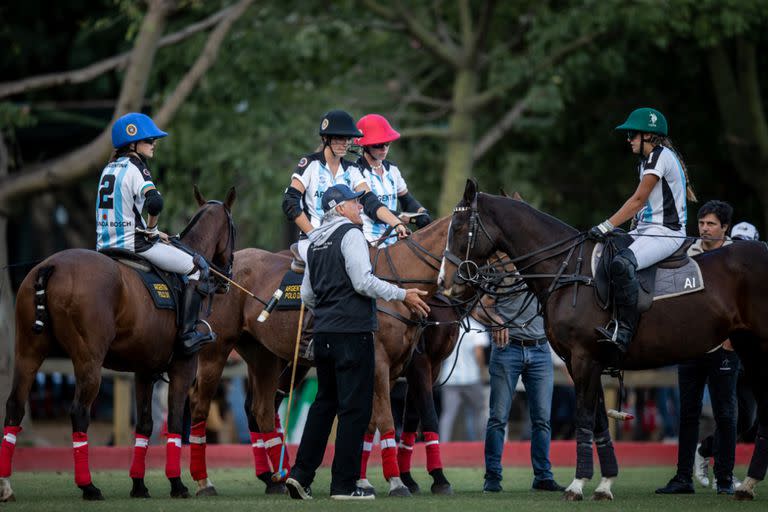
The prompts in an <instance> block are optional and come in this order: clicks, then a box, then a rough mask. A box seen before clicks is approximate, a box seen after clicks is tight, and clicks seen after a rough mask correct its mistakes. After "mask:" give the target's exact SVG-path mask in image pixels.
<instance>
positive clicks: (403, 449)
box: [397, 432, 416, 473]
mask: <svg viewBox="0 0 768 512" xmlns="http://www.w3.org/2000/svg"><path fill="white" fill-rule="evenodd" d="M414 444H416V432H403V433H402V434H401V435H400V444H399V445H397V465H398V466H400V471H401V472H403V473H408V472H410V471H411V458H413V445H414Z"/></svg>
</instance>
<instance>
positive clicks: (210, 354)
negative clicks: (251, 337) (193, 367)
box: [189, 339, 232, 496]
mask: <svg viewBox="0 0 768 512" xmlns="http://www.w3.org/2000/svg"><path fill="white" fill-rule="evenodd" d="M231 350H232V344H231V343H227V342H226V341H225V340H223V339H219V340H218V341H217V342H216V343H214V344H209V345H208V346H206V347H204V348H203V349H202V350H201V351H200V352H199V353H198V356H197V357H198V360H197V376H196V379H195V382H194V385H193V386H192V390H191V391H190V393H189V406H190V416H191V423H192V425H191V429H190V435H189V452H190V456H189V473H190V475H191V476H192V479H193V480H194V481H195V483H197V492H195V496H217V495H218V493H217V492H216V487H215V486H214V485H213V482H212V481H211V480H210V478H208V467H207V465H206V461H205V448H206V446H207V440H206V420H207V419H208V413H209V412H210V409H211V401H212V400H213V396H214V395H215V394H216V389H217V387H218V385H219V382H220V381H221V373H222V372H223V371H224V366H225V365H226V363H227V356H228V355H229V352H230V351H231Z"/></svg>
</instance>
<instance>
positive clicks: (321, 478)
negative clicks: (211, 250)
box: [0, 468, 768, 512]
mask: <svg viewBox="0 0 768 512" xmlns="http://www.w3.org/2000/svg"><path fill="white" fill-rule="evenodd" d="M673 472H674V470H673V469H672V468H641V469H626V470H623V471H622V473H621V475H620V477H619V479H618V480H617V482H616V484H615V485H614V488H613V490H614V495H615V497H616V500H615V501H613V502H607V503H606V502H599V503H596V502H592V501H591V500H589V499H587V500H585V501H584V502H581V503H566V502H563V501H562V498H561V495H560V494H559V493H543V492H534V491H531V490H530V484H531V471H530V470H528V469H521V468H513V469H507V470H505V472H504V481H503V482H502V484H503V486H504V492H502V493H500V494H493V495H491V494H483V493H482V492H481V491H480V489H482V483H483V471H482V470H481V469H448V470H447V471H446V475H447V476H448V478H449V479H450V480H451V483H452V484H453V486H454V490H455V492H456V494H455V495H454V496H452V497H433V496H432V495H431V494H429V485H428V484H429V483H430V482H431V479H430V478H429V476H428V475H427V474H426V473H425V472H423V471H415V472H414V476H415V478H416V479H417V481H418V482H419V483H420V484H421V485H422V488H423V490H424V491H426V493H422V494H420V495H418V496H416V497H414V498H412V499H402V498H387V497H386V491H387V489H388V486H387V484H386V482H384V479H383V478H382V477H381V476H380V475H381V469H380V468H371V469H370V470H369V475H371V476H374V478H372V483H373V484H374V485H376V490H377V492H378V497H377V498H376V500H375V501H373V502H365V503H359V502H358V503H349V502H347V503H338V502H335V501H331V500H330V499H328V485H329V477H330V474H329V471H328V470H322V471H321V472H320V473H319V475H318V478H317V479H316V481H315V482H314V484H313V485H312V488H313V492H314V494H315V500H314V501H312V502H300V501H294V500H291V499H290V498H288V497H287V496H278V497H271V496H269V497H268V496H265V495H264V485H263V484H262V483H261V482H260V481H257V480H256V479H255V477H253V473H252V471H251V470H245V469H228V470H225V469H216V470H213V471H211V473H210V477H211V479H212V480H213V481H214V483H215V485H216V488H217V489H218V491H219V494H220V495H219V496H218V497H212V498H192V499H189V500H172V499H171V498H170V497H169V495H168V493H169V489H170V487H169V484H168V481H167V480H166V479H165V476H164V474H163V472H162V471H150V472H149V474H148V477H147V479H146V482H147V486H148V487H149V489H150V493H151V494H152V496H153V498H152V499H150V500H135V499H131V498H128V492H129V490H130V480H129V478H128V475H127V470H126V471H123V472H117V471H104V472H96V473H94V474H93V477H94V483H95V484H96V485H97V486H99V487H100V488H101V490H102V492H103V493H104V495H105V497H106V501H103V502H96V503H92V502H84V501H82V499H81V498H80V490H79V489H77V488H76V487H75V485H74V483H73V479H72V475H71V474H69V473H42V472H41V473H26V472H20V473H16V474H15V475H14V476H13V478H12V485H13V488H14V491H15V494H16V498H17V501H16V503H9V504H3V505H0V510H3V509H5V510H9V511H11V510H13V511H14V512H17V511H18V512H21V511H35V512H45V511H54V510H56V511H59V510H78V511H79V510H104V511H109V512H120V511H132V512H149V511H168V512H176V511H178V512H193V511H198V510H199V511H206V512H239V511H248V512H252V511H254V510H256V511H259V510H265V511H266V510H270V511H275V512H290V511H294V510H304V511H308V510H310V509H311V510H312V511H313V512H315V511H331V510H333V511H336V510H345V509H349V510H365V511H366V512H376V511H379V510H380V511H387V512H389V511H392V512H407V511H411V510H414V511H415V510H418V511H420V512H430V511H438V510H440V511H443V510H445V511H449V510H450V511H458V512H475V511H488V512H501V510H504V511H505V512H507V511H510V512H555V511H559V510H582V511H583V510H594V509H601V510H607V511H614V510H621V511H622V512H623V511H634V510H643V511H644V510H647V511H652V512H665V511H674V512H685V511H692V512H693V511H696V512H702V511H704V510H712V511H715V510H716V511H718V512H720V511H727V510H737V509H738V510H739V511H747V510H748V511H751V510H761V511H764V510H767V509H768V489H760V488H758V492H759V495H758V497H757V499H756V500H755V501H754V502H747V503H745V502H735V501H734V500H732V499H730V497H727V496H717V495H716V494H715V493H714V491H711V490H702V489H700V488H697V493H696V494H695V495H693V496H657V495H655V494H654V493H653V491H654V489H655V488H656V487H659V486H661V485H664V484H665V483H666V482H667V480H668V479H669V478H670V477H671V476H672V474H673ZM744 472H745V471H744V468H738V471H737V472H736V474H737V475H743V474H744ZM555 478H556V479H557V480H558V481H559V482H560V483H562V484H563V485H567V484H568V483H570V481H571V479H572V478H573V468H562V469H557V470H556V471H555ZM598 480H599V478H598V477H596V478H595V479H593V481H592V482H591V483H590V484H589V485H588V486H587V488H586V489H585V490H586V493H587V494H586V495H585V497H587V498H589V497H590V496H591V493H592V491H593V490H594V488H595V487H596V486H597V481H598ZM184 481H185V483H186V485H187V486H188V487H189V488H190V490H193V486H192V481H191V479H190V478H189V476H188V475H184ZM763 485H766V484H763ZM760 491H763V492H762V493H761V492H760Z"/></svg>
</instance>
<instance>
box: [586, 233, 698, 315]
mask: <svg viewBox="0 0 768 512" xmlns="http://www.w3.org/2000/svg"><path fill="white" fill-rule="evenodd" d="M602 254H603V244H601V243H599V244H596V245H595V250H594V251H592V261H591V264H592V275H593V276H595V275H597V271H598V263H599V261H600V257H601V256H602ZM651 268H653V267H651ZM646 270H648V269H644V270H641V271H640V273H643V272H645V271H646ZM638 278H640V276H638ZM641 284H642V285H643V286H641V291H640V295H641V297H640V302H641V303H642V302H643V300H642V299H643V297H642V295H643V293H645V292H652V299H651V300H653V301H657V300H661V299H668V298H670V297H677V296H679V295H685V294H686V293H693V292H697V291H699V290H703V289H704V278H703V276H702V275H701V268H700V267H699V264H698V263H696V261H694V259H693V258H690V259H689V260H688V263H686V264H685V265H683V266H682V267H680V268H658V267H656V268H655V279H654V280H653V282H652V283H641ZM648 288H650V290H649V289H648ZM649 307H650V305H649ZM639 309H640V310H641V311H643V310H644V308H642V307H640V308H639ZM646 309H647V308H646Z"/></svg>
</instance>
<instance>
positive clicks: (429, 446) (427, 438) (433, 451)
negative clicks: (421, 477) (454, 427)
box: [424, 432, 443, 472]
mask: <svg viewBox="0 0 768 512" xmlns="http://www.w3.org/2000/svg"><path fill="white" fill-rule="evenodd" d="M424 445H425V446H426V450H427V472H430V471H432V470H433V469H441V468H442V467H443V461H441V460H440V436H439V435H438V434H437V432H424Z"/></svg>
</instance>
